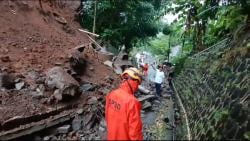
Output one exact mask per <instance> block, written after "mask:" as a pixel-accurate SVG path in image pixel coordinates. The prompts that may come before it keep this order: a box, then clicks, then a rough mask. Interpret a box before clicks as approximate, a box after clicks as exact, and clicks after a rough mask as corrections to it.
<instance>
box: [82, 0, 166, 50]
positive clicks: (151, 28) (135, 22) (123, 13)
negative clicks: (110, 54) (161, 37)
mask: <svg viewBox="0 0 250 141" xmlns="http://www.w3.org/2000/svg"><path fill="white" fill-rule="evenodd" d="M82 2H83V6H82V10H81V13H80V15H81V24H82V25H83V27H87V28H88V29H91V28H92V23H93V18H94V16H93V15H94V14H93V13H94V1H93V0H83V1H82ZM97 3H98V4H97V15H96V32H97V33H98V34H100V35H101V37H102V39H104V40H107V41H110V43H111V44H112V45H113V46H117V47H118V46H121V45H123V44H124V45H125V47H126V49H129V48H131V47H132V44H133V43H135V42H136V41H137V40H138V39H144V38H146V37H148V36H155V35H156V34H157V33H158V26H157V25H158V23H157V21H158V20H157V14H158V13H159V11H160V10H161V7H162V4H161V0H153V1H152V0H101V1H100V0H98V1H97Z"/></svg>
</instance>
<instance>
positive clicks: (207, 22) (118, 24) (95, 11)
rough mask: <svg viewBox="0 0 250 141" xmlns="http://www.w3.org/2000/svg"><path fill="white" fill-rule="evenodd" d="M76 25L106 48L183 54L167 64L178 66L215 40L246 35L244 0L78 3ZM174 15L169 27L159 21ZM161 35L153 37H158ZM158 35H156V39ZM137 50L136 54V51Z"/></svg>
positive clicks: (92, 0) (90, 0)
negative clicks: (173, 50) (177, 50)
mask: <svg viewBox="0 0 250 141" xmlns="http://www.w3.org/2000/svg"><path fill="white" fill-rule="evenodd" d="M79 13H80V23H81V24H82V25H83V26H84V27H85V28H88V29H89V30H90V31H93V32H96V33H98V34H100V35H101V38H102V39H103V40H105V41H107V43H109V44H110V45H112V46H114V47H116V48H118V47H120V46H122V45H125V47H126V49H127V51H129V50H130V49H131V48H133V47H139V48H140V49H141V50H144V49H145V48H146V49H148V50H150V51H151V52H152V53H154V54H156V55H159V56H160V58H161V59H169V53H170V47H172V46H175V45H181V46H182V52H181V54H180V55H179V56H177V57H176V58H170V60H172V61H174V62H176V63H178V62H179V60H182V61H181V62H183V60H185V59H183V58H185V57H186V56H188V55H190V54H192V53H195V52H198V51H201V50H203V49H205V48H207V47H209V46H211V45H213V44H215V43H216V42H217V41H219V40H221V39H223V38H225V37H227V36H230V35H233V36H235V37H237V35H238V34H239V33H240V32H242V31H243V30H245V27H246V26H247V22H248V19H249V13H250V2H249V0H203V1H202V0H175V1H170V0H166V1H164V0H81V6H80V8H79ZM167 13H172V14H175V15H176V14H177V15H178V18H177V19H176V20H175V21H174V22H172V23H171V24H169V25H168V24H166V23H163V22H162V20H161V19H162V17H163V16H164V15H165V14H167ZM161 32H162V33H163V34H158V33H161ZM157 34H158V36H156V35H157ZM137 50H138V49H137Z"/></svg>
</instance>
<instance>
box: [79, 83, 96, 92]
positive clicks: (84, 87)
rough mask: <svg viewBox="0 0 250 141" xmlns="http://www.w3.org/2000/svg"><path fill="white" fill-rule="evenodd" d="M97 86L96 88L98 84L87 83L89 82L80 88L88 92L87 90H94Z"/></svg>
mask: <svg viewBox="0 0 250 141" xmlns="http://www.w3.org/2000/svg"><path fill="white" fill-rule="evenodd" d="M95 88H96V85H94V84H92V83H87V84H83V85H81V86H80V88H79V89H80V91H82V92H87V91H93V90H94V89H95Z"/></svg>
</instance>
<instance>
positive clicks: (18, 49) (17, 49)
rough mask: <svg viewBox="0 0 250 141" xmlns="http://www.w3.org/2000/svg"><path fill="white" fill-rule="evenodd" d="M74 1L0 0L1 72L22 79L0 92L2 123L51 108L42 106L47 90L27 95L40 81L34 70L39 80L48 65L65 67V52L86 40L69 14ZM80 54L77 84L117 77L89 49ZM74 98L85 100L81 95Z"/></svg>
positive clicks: (76, 6) (71, 11)
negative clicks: (21, 84)
mask: <svg viewBox="0 0 250 141" xmlns="http://www.w3.org/2000/svg"><path fill="white" fill-rule="evenodd" d="M79 5H80V1H61V3H60V4H57V3H56V1H52V2H51V1H43V0H42V6H41V5H40V4H39V1H27V0H18V1H16V0H13V1H11V0H9V1H0V23H1V26H0V73H3V72H7V73H11V74H13V75H14V76H15V77H16V78H15V80H16V79H21V80H22V81H24V82H25V86H24V88H23V89H21V90H16V89H15V88H14V89H11V90H3V89H1V90H0V97H1V102H0V112H1V113H2V114H1V116H0V121H1V123H2V122H4V121H6V120H8V119H10V118H13V117H17V116H23V117H26V116H30V115H34V114H37V113H42V112H45V111H47V110H48V109H50V108H51V107H53V106H54V105H53V104H52V105H46V104H44V103H45V102H44V99H46V97H49V95H50V94H48V93H44V97H43V98H41V99H34V97H32V96H30V95H29V93H30V92H32V91H35V90H36V89H37V87H39V85H41V84H37V83H36V82H35V81H37V80H34V79H37V78H36V77H35V76H34V73H38V78H43V77H44V76H45V73H46V72H47V70H48V69H49V68H52V67H54V66H61V67H63V68H65V67H68V66H69V65H68V55H69V53H70V51H71V50H72V49H73V48H75V47H76V46H78V45H81V44H89V42H90V41H89V39H88V37H87V35H86V34H84V33H81V32H79V31H78V29H79V28H81V27H80V25H79V23H78V22H77V21H76V16H75V14H74V13H76V12H75V9H76V8H78V6H79ZM85 56H86V58H85V59H86V62H87V64H86V71H85V72H84V74H83V75H82V76H81V82H88V83H94V84H97V85H100V86H102V85H103V84H104V83H105V82H104V81H102V80H103V79H105V77H107V76H110V77H113V78H117V75H115V74H114V73H113V71H112V69H110V68H108V67H107V66H104V65H103V61H105V59H103V58H99V59H97V58H96V57H95V55H94V54H93V52H85ZM33 76H34V77H33ZM32 78H33V80H32ZM17 81H18V80H17ZM115 81H117V82H118V81H119V79H115ZM114 84H118V83H114ZM32 87H34V88H32ZM94 94H95V93H94ZM78 100H80V101H81V100H83V101H84V96H81V97H80V99H78Z"/></svg>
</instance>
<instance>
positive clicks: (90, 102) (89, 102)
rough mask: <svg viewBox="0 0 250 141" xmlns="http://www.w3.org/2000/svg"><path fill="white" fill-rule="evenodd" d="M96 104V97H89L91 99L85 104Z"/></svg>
mask: <svg viewBox="0 0 250 141" xmlns="http://www.w3.org/2000/svg"><path fill="white" fill-rule="evenodd" d="M97 102H98V101H97V97H95V96H91V97H90V98H89V99H88V101H87V104H95V103H97Z"/></svg>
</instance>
